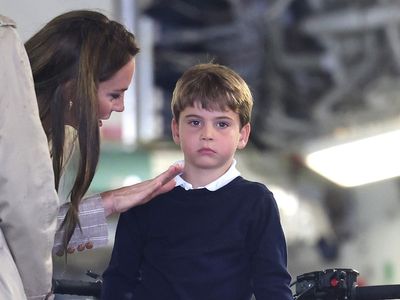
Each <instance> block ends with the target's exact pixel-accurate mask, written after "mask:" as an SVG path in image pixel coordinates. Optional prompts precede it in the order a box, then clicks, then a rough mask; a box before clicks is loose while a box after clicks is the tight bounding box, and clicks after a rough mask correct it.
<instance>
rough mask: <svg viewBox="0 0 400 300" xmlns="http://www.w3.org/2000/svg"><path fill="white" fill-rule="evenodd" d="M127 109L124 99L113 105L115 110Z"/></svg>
mask: <svg viewBox="0 0 400 300" xmlns="http://www.w3.org/2000/svg"><path fill="white" fill-rule="evenodd" d="M124 109H125V105H124V101H116V102H115V103H114V106H113V111H116V112H123V111H124Z"/></svg>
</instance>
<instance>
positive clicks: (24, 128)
mask: <svg viewBox="0 0 400 300" xmlns="http://www.w3.org/2000/svg"><path fill="white" fill-rule="evenodd" d="M0 108H1V112H0V219H1V220H0V299H13V300H19V299H26V298H27V299H44V298H45V297H46V295H47V294H48V293H49V292H50V289H51V278H52V258H51V250H52V247H53V242H54V234H55V229H56V216H57V212H58V198H57V195H56V192H55V189H54V175H53V171H52V167H51V161H50V155H49V150H48V147H47V140H46V136H45V134H44V131H43V129H42V126H41V123H40V120H39V116H38V108H37V102H36V97H35V92H34V87H33V79H32V73H31V69H30V66H29V61H28V57H27V55H26V52H25V48H24V46H23V44H22V42H21V41H20V39H19V36H18V34H17V32H16V30H15V24H14V23H13V22H12V21H11V20H9V19H7V18H5V17H2V16H0ZM22 286H23V288H22ZM24 290H25V293H24Z"/></svg>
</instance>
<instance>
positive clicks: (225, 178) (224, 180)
mask: <svg viewBox="0 0 400 300" xmlns="http://www.w3.org/2000/svg"><path fill="white" fill-rule="evenodd" d="M178 163H182V162H178ZM238 176H240V172H239V171H238V169H236V160H235V159H234V160H233V162H232V165H231V166H230V167H229V169H228V171H226V172H225V173H224V174H223V175H222V176H221V177H219V178H217V179H216V180H214V181H213V182H210V183H209V184H207V185H206V186H203V187H198V189H201V188H206V189H207V190H209V191H211V192H214V191H216V190H218V189H220V188H222V187H223V186H225V185H227V184H228V183H229V182H231V181H232V180H233V179H235V178H236V177H238ZM175 181H176V184H175V186H181V187H183V188H184V189H185V190H193V186H192V184H190V183H189V182H187V181H186V180H184V179H183V178H182V177H181V175H178V176H176V177H175Z"/></svg>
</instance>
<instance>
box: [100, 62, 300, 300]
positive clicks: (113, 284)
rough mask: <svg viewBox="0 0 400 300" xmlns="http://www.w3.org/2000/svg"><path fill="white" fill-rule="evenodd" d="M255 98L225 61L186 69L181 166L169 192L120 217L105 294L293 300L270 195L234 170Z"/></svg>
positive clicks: (177, 112)
mask: <svg viewBox="0 0 400 300" xmlns="http://www.w3.org/2000/svg"><path fill="white" fill-rule="evenodd" d="M252 105H253V100H252V96H251V93H250V90H249V88H248V86H247V84H246V83H245V82H244V81H243V79H242V78H241V77H240V76H239V75H238V74H236V73H235V72H233V71H232V70H231V69H229V68H227V67H224V66H221V65H216V64H211V63H209V64H200V65H196V66H194V67H192V68H190V69H189V70H188V71H186V72H185V73H184V74H183V75H182V77H181V78H180V79H179V81H178V82H177V84H176V87H175V90H174V93H173V98H172V105H171V106H172V111H173V120H172V134H173V139H174V141H175V143H177V144H179V145H180V147H181V149H182V151H183V154H184V171H183V173H182V174H181V175H180V176H178V177H177V186H176V187H175V189H173V190H172V191H170V192H168V193H166V194H163V195H160V196H158V197H156V198H154V199H153V200H152V201H150V202H149V203H147V204H145V205H142V206H139V207H136V208H133V209H131V210H129V211H127V212H126V213H123V214H121V216H120V219H119V222H118V227H117V233H116V238H115V244H114V249H113V253H112V258H111V262H110V264H109V266H108V268H107V270H106V271H105V273H104V276H103V277H104V282H103V292H102V295H103V297H102V299H137V300H144V299H146V300H194V299H198V300H214V299H215V300H249V299H250V298H251V296H252V294H254V295H255V297H256V299H257V300H267V299H269V300H288V299H293V297H292V295H291V290H290V288H289V283H290V279H291V278H290V275H289V273H288V271H287V269H286V262H287V255H286V242H285V237H284V234H283V231H282V227H281V224H280V220H279V213H278V209H277V206H276V202H275V200H274V198H273V195H272V193H271V192H270V191H269V190H268V189H267V188H266V187H265V186H264V185H263V184H261V183H256V182H251V181H247V180H245V179H244V178H242V177H241V176H240V173H239V172H238V170H237V169H236V167H235V165H236V161H235V159H234V155H235V151H236V149H243V148H244V147H245V146H246V144H247V141H248V139H249V134H250V115H251V109H252Z"/></svg>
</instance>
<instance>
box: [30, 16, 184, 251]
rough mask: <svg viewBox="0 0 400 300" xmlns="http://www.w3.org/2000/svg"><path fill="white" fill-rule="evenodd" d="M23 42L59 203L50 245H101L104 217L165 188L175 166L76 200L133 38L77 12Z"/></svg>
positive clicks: (118, 93)
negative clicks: (151, 176)
mask: <svg viewBox="0 0 400 300" xmlns="http://www.w3.org/2000/svg"><path fill="white" fill-rule="evenodd" d="M25 48H26V51H27V54H28V57H29V60H30V64H31V68H32V73H33V78H34V83H35V91H36V96H37V101H38V106H39V114H40V119H41V122H42V125H43V128H44V131H45V133H46V136H47V139H48V142H49V147H50V153H51V158H52V164H53V171H54V177H55V187H56V189H57V191H58V195H59V198H60V204H61V205H62V207H61V209H60V214H59V220H60V222H59V223H61V224H59V225H60V226H59V230H58V232H57V234H56V239H55V249H56V250H60V248H61V249H62V250H63V251H64V252H65V251H66V250H67V251H68V252H72V251H73V248H74V247H77V248H78V250H83V249H84V248H85V247H86V248H92V247H93V246H101V245H104V244H106V243H107V223H106V220H105V218H106V217H107V216H108V215H110V214H112V213H119V212H123V211H125V210H127V209H129V208H131V207H132V206H135V205H138V204H142V203H145V202H147V201H148V200H150V199H151V198H152V197H154V196H155V195H157V194H159V193H162V192H165V191H167V190H170V189H172V188H173V187H174V185H175V182H174V180H172V179H173V178H174V177H175V175H177V174H178V173H179V172H180V171H181V167H179V166H171V167H170V168H169V169H168V170H167V171H166V172H164V173H163V174H161V175H160V176H158V177H156V178H155V179H153V180H149V181H146V182H143V183H140V184H137V185H133V186H129V187H123V188H120V189H116V190H112V191H107V192H103V193H101V194H99V195H94V196H90V197H86V198H85V199H83V197H84V195H85V193H86V192H87V190H88V188H89V185H90V183H91V181H92V179H93V176H94V174H95V169H96V166H97V163H98V159H99V145H100V134H99V127H100V126H101V125H102V121H103V120H106V119H108V118H109V117H110V115H111V113H112V112H113V111H117V112H122V111H123V109H124V92H125V91H126V90H127V88H128V86H129V84H130V82H131V79H132V77H133V74H134V71H135V56H136V54H137V53H138V51H139V48H138V47H137V45H136V41H135V37H134V35H133V34H132V33H130V32H128V31H127V30H126V29H125V28H124V27H123V26H122V25H121V24H119V23H117V22H115V21H112V20H109V19H108V18H107V17H106V16H104V15H103V14H101V13H98V12H94V11H84V10H81V11H71V12H68V13H65V14H62V15H60V16H58V17H56V18H54V19H53V20H51V21H50V22H49V23H48V24H46V25H45V26H44V27H43V28H42V29H41V30H39V31H38V32H37V33H36V34H35V35H34V36H33V37H32V38H30V39H29V40H28V41H27V42H26V43H25ZM82 199H83V200H82ZM64 215H65V218H64ZM93 219H94V220H93ZM94 225H95V226H94ZM92 228H94V230H93V229H92ZM71 238H72V239H71ZM59 246H61V247H59ZM59 252H60V251H59Z"/></svg>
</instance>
